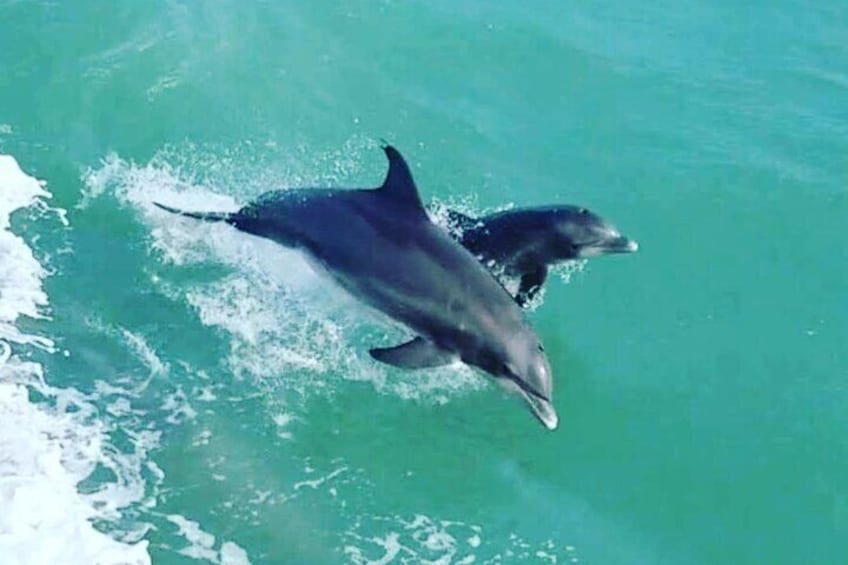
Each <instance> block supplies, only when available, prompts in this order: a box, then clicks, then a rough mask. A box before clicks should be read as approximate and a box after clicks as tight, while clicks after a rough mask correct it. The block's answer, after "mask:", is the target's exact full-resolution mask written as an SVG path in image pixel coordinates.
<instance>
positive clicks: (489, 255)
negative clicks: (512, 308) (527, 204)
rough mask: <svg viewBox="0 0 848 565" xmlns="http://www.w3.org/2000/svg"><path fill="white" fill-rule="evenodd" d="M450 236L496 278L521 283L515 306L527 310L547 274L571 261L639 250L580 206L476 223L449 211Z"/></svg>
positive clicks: (510, 212) (505, 215) (549, 208)
mask: <svg viewBox="0 0 848 565" xmlns="http://www.w3.org/2000/svg"><path fill="white" fill-rule="evenodd" d="M448 222H449V223H450V225H451V227H453V228H455V229H452V230H450V232H451V235H452V236H453V237H454V238H455V239H456V240H457V241H459V242H460V243H461V244H462V245H463V247H465V248H466V249H468V250H469V251H471V252H472V253H473V254H474V255H476V256H477V258H478V259H480V261H481V262H482V263H483V264H484V265H486V266H487V267H488V268H489V269H490V270H492V271H493V273H494V274H495V275H496V276H498V275H505V276H508V277H520V279H521V282H520V285H519V288H518V293H517V295H516V296H515V300H516V301H517V302H518V304H520V305H521V306H526V305H527V303H528V302H530V301H531V300H532V299H533V298H534V297H535V296H536V294H537V293H538V292H539V290H541V288H542V285H543V284H544V282H545V278H546V277H547V275H548V268H549V267H550V266H551V265H553V264H555V263H558V262H561V261H567V260H569V259H582V258H588V257H597V256H599V255H608V254H611V253H633V252H635V251H636V250H638V249H639V244H637V243H636V242H635V241H633V240H632V239H628V238H626V237H624V236H622V235H621V233H619V231H618V230H617V229H616V228H615V227H614V226H613V225H612V224H610V223H609V222H607V221H606V220H604V219H603V218H601V217H600V216H598V215H597V214H595V213H593V212H591V211H589V210H587V209H586V208H582V207H580V206H545V207H538V208H521V209H518V210H507V211H505V212H498V213H495V214H491V215H488V216H484V217H482V218H471V217H469V216H466V215H465V214H461V213H459V212H456V211H454V210H448Z"/></svg>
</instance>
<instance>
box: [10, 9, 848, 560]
mask: <svg viewBox="0 0 848 565" xmlns="http://www.w3.org/2000/svg"><path fill="white" fill-rule="evenodd" d="M380 138H385V139H387V140H389V141H391V142H392V143H393V144H395V145H396V146H397V147H398V148H400V150H401V151H403V152H404V154H405V155H406V156H407V158H408V159H409V161H410V163H411V165H412V167H413V171H414V174H415V176H416V179H417V181H418V185H419V187H420V189H421V191H422V195H423V197H424V199H425V200H426V201H428V202H431V203H436V204H448V205H452V206H455V207H457V208H459V209H461V210H464V211H466V212H469V213H472V214H479V213H484V212H487V211H491V210H496V209H502V208H504V207H509V206H515V207H520V206H529V205H539V204H550V203H573V204H581V205H584V206H587V207H589V208H591V209H592V210H594V211H596V212H598V213H599V214H601V215H602V216H604V217H606V218H608V219H609V220H611V221H612V222H613V223H615V224H616V225H617V226H618V227H619V228H620V229H621V230H622V232H623V233H625V234H627V235H629V236H632V237H633V238H635V239H636V240H638V241H639V243H640V246H641V248H640V251H639V252H638V253H637V254H635V255H629V256H617V257H605V258H599V259H593V260H590V261H588V262H583V263H579V264H575V265H570V266H568V267H566V268H564V269H561V270H560V272H559V275H560V276H556V277H552V278H551V280H550V281H549V283H548V285H547V287H546V292H545V295H544V300H543V303H542V304H540V305H538V306H537V307H536V308H535V309H534V310H533V311H532V312H530V313H529V317H530V319H531V321H532V323H533V325H534V327H535V328H536V329H537V331H538V333H539V335H540V336H541V338H542V340H543V341H544V343H545V345H546V349H547V351H548V354H549V357H550V360H551V364H552V366H553V370H554V379H555V396H554V403H555V405H556V407H557V410H558V412H559V415H560V427H559V429H558V430H556V431H555V432H547V431H546V430H544V429H543V428H542V427H541V426H540V425H539V424H538V423H537V422H536V421H535V420H534V419H533V418H532V417H531V416H530V415H529V414H528V413H527V412H526V410H525V409H524V408H523V406H521V404H520V403H519V402H518V401H516V400H515V399H513V398H510V397H508V396H506V395H505V394H504V393H503V392H501V391H500V390H499V389H498V388H497V387H495V386H493V385H492V383H491V382H490V381H489V380H487V378H486V377H484V376H483V375H481V374H480V373H478V372H475V371H472V370H469V369H463V368H460V367H448V368H444V369H438V370H432V371H425V372H420V373H412V372H402V371H399V370H394V369H391V368H387V367H384V366H380V365H377V364H376V363H374V362H373V361H371V360H370V358H369V356H368V354H367V349H368V348H369V347H371V346H374V345H375V344H376V345H387V344H391V343H396V342H398V341H399V340H400V339H402V337H403V335H404V332H403V330H402V329H399V328H397V327H396V326H395V325H393V324H391V323H388V322H387V321H386V320H385V319H383V318H381V317H380V316H379V315H377V314H375V313H374V312H372V311H370V310H368V309H366V308H365V307H363V306H361V305H360V304H358V303H357V302H356V301H355V300H353V299H352V298H350V297H348V296H346V295H345V294H344V293H343V292H342V291H340V290H339V289H337V288H336V287H335V286H334V285H333V284H332V283H330V282H329V281H327V280H325V279H324V278H323V277H322V276H321V275H319V274H316V273H315V272H313V271H312V270H311V268H310V267H309V265H308V263H307V262H306V261H305V260H304V259H303V258H302V257H301V256H299V255H298V254H297V253H295V252H293V251H289V250H285V249H282V248H280V247H278V246H275V245H274V244H273V243H270V242H267V241H262V240H259V239H256V238H251V237H249V236H246V235H243V234H239V233H237V232H235V231H234V230H232V229H230V228H228V227H226V226H220V225H209V224H202V223H199V222H192V221H190V220H185V219H180V218H176V217H174V216H170V215H167V214H165V213H162V212H160V211H158V210H156V209H155V208H153V206H152V204H151V203H152V201H154V200H161V201H165V202H168V203H170V204H172V205H176V206H181V207H184V208H188V209H190V208H198V209H200V208H202V209H221V210H227V209H233V208H235V207H237V206H239V205H240V204H242V203H245V202H247V201H248V200H250V199H251V198H253V197H255V196H257V195H258V194H260V193H262V192H264V191H266V190H269V189H274V188H283V187H297V186H371V185H376V184H378V183H379V182H380V181H381V179H382V176H383V174H384V170H385V163H384V158H383V156H382V154H381V152H380V151H379V148H378V143H379V139H380ZM846 218H848V5H846V4H845V3H844V2H836V1H832V0H830V1H825V2H818V3H800V2H793V1H789V0H779V1H778V2H752V3H747V4H745V5H744V6H743V5H740V4H738V3H733V2H727V1H720V2H706V1H684V2H666V1H660V2H653V3H648V4H646V3H642V2H632V1H628V0H601V1H597V2H587V3H565V2H554V1H539V2H530V3H493V2H480V1H477V0H462V1H453V2H446V1H441V0H436V1H433V2H399V1H389V0H382V1H378V0H372V1H370V2H361V1H345V2H255V1H252V2H227V1H218V2H184V1H178V0H172V1H166V2H163V1H150V2H123V3H104V2H95V1H93V0H80V1H77V2H36V1H27V2H20V1H15V0H0V563H2V564H3V565H17V564H26V565H29V564H42V563H44V564H56V563H63V564H70V565H73V564H104V565H105V564H118V563H122V564H123V563H131V564H146V563H155V564H189V563H198V562H200V563H215V564H220V565H236V564H245V563H252V564H263V563H270V564H277V563H284V564H286V563H310V564H312V563H357V564H364V563H373V564H388V563H438V564H449V563H452V564H470V563H504V564H506V563H559V564H570V563H585V564H619V563H621V564H654V563H664V564H690V563H691V564H714V563H787V564H795V563H846V562H848V541H847V540H848V433H846V424H848V418H846V415H847V414H848V357H846V354H845V347H846V338H848V292H846V291H848V251H846V250H848V245H846V236H845V226H846ZM328 229H338V230H339V232H340V237H343V236H344V234H343V231H344V226H328Z"/></svg>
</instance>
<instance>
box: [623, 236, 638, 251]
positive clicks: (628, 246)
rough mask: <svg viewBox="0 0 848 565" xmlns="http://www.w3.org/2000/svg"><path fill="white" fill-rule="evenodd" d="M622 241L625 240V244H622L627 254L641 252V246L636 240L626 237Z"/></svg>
mask: <svg viewBox="0 0 848 565" xmlns="http://www.w3.org/2000/svg"><path fill="white" fill-rule="evenodd" d="M622 239H624V240H625V242H624V243H623V244H622V248H623V249H624V251H625V252H626V253H636V252H637V251H639V244H638V243H637V242H636V240H633V239H627V238H626V237H625V238H622Z"/></svg>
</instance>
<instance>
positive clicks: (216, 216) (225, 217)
mask: <svg viewBox="0 0 848 565" xmlns="http://www.w3.org/2000/svg"><path fill="white" fill-rule="evenodd" d="M153 204H154V205H156V206H157V207H159V208H161V209H163V210H165V211H166V212H171V213H172V214H179V215H180V216H186V217H187V218H194V219H196V220H203V221H206V222H230V221H231V220H232V217H233V215H232V214H231V213H229V212H188V211H186V210H179V209H178V208H171V207H170V206H165V205H164V204H159V203H158V202H154V203H153Z"/></svg>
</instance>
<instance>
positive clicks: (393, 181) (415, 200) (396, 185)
mask: <svg viewBox="0 0 848 565" xmlns="http://www.w3.org/2000/svg"><path fill="white" fill-rule="evenodd" d="M383 151H384V152H385V153H386V158H387V159H388V160H389V171H388V172H387V173H386V178H385V180H384V181H383V184H382V186H380V187H379V188H378V189H377V190H378V191H379V192H380V193H381V194H385V195H386V196H389V197H391V198H394V199H395V200H396V201H398V202H402V203H404V204H407V205H409V206H411V207H413V208H416V209H417V210H419V211H420V212H421V213H422V214H424V215H425V216H426V212H425V211H424V205H423V204H422V203H421V197H420V196H419V195H418V188H417V187H416V186H415V181H414V180H413V178H412V172H410V170H409V165H407V164H406V160H405V159H404V158H403V155H401V154H400V151H398V150H397V149H395V148H394V147H392V146H391V145H388V144H384V145H383Z"/></svg>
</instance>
